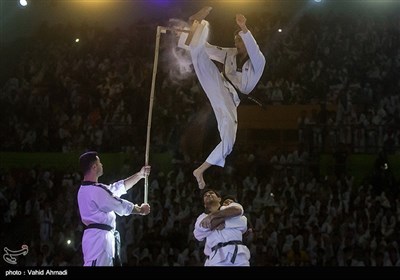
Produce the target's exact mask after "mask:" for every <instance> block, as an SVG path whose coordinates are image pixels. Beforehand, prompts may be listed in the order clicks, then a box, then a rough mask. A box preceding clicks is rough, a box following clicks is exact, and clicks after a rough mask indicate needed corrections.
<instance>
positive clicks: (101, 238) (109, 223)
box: [78, 180, 134, 266]
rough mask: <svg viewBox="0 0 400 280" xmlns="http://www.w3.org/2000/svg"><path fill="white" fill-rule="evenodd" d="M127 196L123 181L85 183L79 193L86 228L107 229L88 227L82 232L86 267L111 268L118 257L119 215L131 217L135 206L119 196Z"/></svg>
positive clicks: (82, 218) (82, 217)
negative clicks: (114, 259)
mask: <svg viewBox="0 0 400 280" xmlns="http://www.w3.org/2000/svg"><path fill="white" fill-rule="evenodd" d="M123 194H126V189H125V185H124V180H120V181H118V182H115V183H113V184H111V185H104V184H100V183H96V182H90V181H84V182H82V184H81V187H80V189H79V191H78V205H79V212H80V215H81V220H82V222H83V224H84V225H86V226H89V227H90V225H99V224H101V225H104V227H105V228H106V229H100V228H98V227H95V228H87V229H86V230H85V231H84V233H83V238H82V251H83V258H84V266H112V265H113V258H114V256H115V237H114V233H115V232H116V230H115V226H116V215H115V213H117V214H118V215H120V216H128V215H130V214H132V211H133V207H134V204H133V203H132V202H130V201H128V200H125V199H121V198H120V196H121V195H123Z"/></svg>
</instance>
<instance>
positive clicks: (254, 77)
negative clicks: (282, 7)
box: [178, 7, 266, 189]
mask: <svg viewBox="0 0 400 280" xmlns="http://www.w3.org/2000/svg"><path fill="white" fill-rule="evenodd" d="M211 9H212V8H211V7H204V8H202V9H201V10H200V11H199V12H197V13H196V14H194V15H193V16H191V17H190V18H189V21H190V22H193V24H192V28H191V30H190V32H189V33H187V32H182V33H181V34H180V37H179V42H178V47H181V48H184V49H187V50H189V51H190V55H191V58H192V63H193V67H194V69H195V72H196V75H197V78H198V80H199V82H200V84H201V86H202V88H203V89H204V91H205V93H206V95H207V97H208V99H209V100H210V103H211V107H212V108H213V111H214V114H215V117H216V119H217V125H218V131H219V134H220V138H221V142H220V143H219V144H218V145H217V146H216V147H215V148H214V150H213V151H212V152H211V153H210V155H209V156H208V157H207V159H206V160H205V161H204V162H203V163H202V164H201V165H200V166H199V167H198V168H197V169H195V170H194V171H193V175H194V176H195V177H196V180H197V183H198V186H199V188H200V189H203V188H204V187H205V186H206V183H205V181H204V178H203V173H204V171H206V170H207V169H208V168H209V167H211V166H212V165H217V166H221V167H224V166H225V159H226V157H227V156H228V155H229V154H230V153H231V151H232V149H233V145H234V143H235V139H236V131H237V106H239V104H240V96H242V95H248V94H249V93H250V92H251V91H252V90H253V89H254V88H255V86H256V85H257V83H258V81H259V80H260V78H261V76H262V74H263V71H264V67H265V61H266V60H265V57H264V55H263V53H262V52H261V51H260V48H259V46H258V44H257V42H256V40H255V39H254V37H253V34H252V33H251V31H250V30H249V29H248V28H247V26H246V21H247V19H246V17H245V16H244V15H242V14H237V15H236V24H237V25H238V26H239V29H238V30H237V31H236V32H235V34H234V42H235V47H234V48H222V47H217V46H213V45H211V44H209V43H208V42H207V37H208V33H209V23H208V22H207V21H206V20H204V18H205V17H206V16H207V15H208V14H209V13H210V11H211ZM212 60H215V61H218V62H220V63H222V64H223V71H222V72H220V70H219V69H218V68H217V66H216V65H215V64H214V62H213V61H212Z"/></svg>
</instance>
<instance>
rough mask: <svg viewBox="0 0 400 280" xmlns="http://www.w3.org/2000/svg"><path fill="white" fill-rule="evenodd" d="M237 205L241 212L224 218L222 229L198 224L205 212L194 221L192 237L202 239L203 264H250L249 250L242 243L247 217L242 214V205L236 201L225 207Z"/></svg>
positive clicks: (205, 215) (223, 207)
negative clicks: (203, 242) (203, 243)
mask: <svg viewBox="0 0 400 280" xmlns="http://www.w3.org/2000/svg"><path fill="white" fill-rule="evenodd" d="M232 206H239V207H240V208H241V210H242V214H241V215H239V216H235V217H231V218H228V219H226V220H225V228H224V229H222V230H210V229H209V228H203V227H201V226H200V223H201V221H202V220H203V219H204V218H205V217H207V214H205V213H203V214H201V215H200V216H199V217H198V218H197V220H196V223H195V226H194V230H193V234H194V237H195V238H196V239H197V240H199V241H203V240H204V239H205V240H206V242H205V245H204V254H205V255H206V256H207V259H206V262H205V264H204V266H250V263H249V260H250V251H249V249H248V248H247V247H246V245H244V244H242V243H241V242H242V237H243V234H244V233H245V232H246V230H247V218H246V217H245V216H243V207H242V206H241V205H240V204H239V203H236V202H233V203H231V204H229V205H228V206H222V207H221V208H220V209H221V210H223V209H225V208H226V207H232Z"/></svg>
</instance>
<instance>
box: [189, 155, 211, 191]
mask: <svg viewBox="0 0 400 280" xmlns="http://www.w3.org/2000/svg"><path fill="white" fill-rule="evenodd" d="M210 166H211V164H210V163H208V162H206V161H205V162H203V164H202V165H200V166H199V167H198V168H197V169H196V170H194V171H193V176H194V177H196V180H197V184H198V185H199V189H201V190H202V189H204V187H205V186H206V182H204V178H203V173H204V171H206V170H207V169H208V168H209V167H210Z"/></svg>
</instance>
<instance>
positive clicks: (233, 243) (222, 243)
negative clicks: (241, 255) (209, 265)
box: [211, 240, 243, 263]
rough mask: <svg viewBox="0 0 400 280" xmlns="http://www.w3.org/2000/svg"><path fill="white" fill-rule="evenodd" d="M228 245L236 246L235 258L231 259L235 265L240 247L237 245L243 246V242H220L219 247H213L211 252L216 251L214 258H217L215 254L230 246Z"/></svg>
mask: <svg viewBox="0 0 400 280" xmlns="http://www.w3.org/2000/svg"><path fill="white" fill-rule="evenodd" d="M228 245H235V250H234V251H233V256H232V258H231V263H235V260H236V256H237V252H238V246H237V245H243V242H242V241H241V240H231V241H228V242H220V243H218V244H217V245H215V246H213V247H212V248H211V251H212V252H214V251H215V253H214V256H215V254H216V253H217V250H218V249H219V248H222V247H225V246H228ZM214 256H213V257H214Z"/></svg>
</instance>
